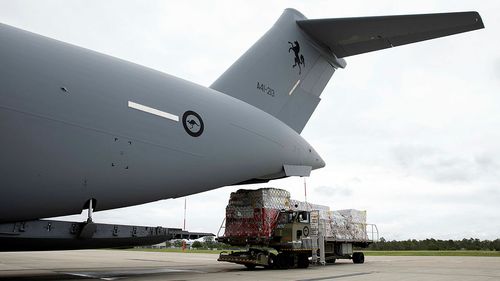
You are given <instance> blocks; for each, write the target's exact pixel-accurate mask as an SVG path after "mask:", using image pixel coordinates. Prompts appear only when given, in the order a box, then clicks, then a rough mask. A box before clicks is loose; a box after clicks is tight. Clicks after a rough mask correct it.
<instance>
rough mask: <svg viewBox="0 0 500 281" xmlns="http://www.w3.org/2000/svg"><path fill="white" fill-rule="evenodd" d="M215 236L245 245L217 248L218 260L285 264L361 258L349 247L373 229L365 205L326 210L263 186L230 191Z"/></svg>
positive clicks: (371, 237) (372, 237)
mask: <svg viewBox="0 0 500 281" xmlns="http://www.w3.org/2000/svg"><path fill="white" fill-rule="evenodd" d="M222 230H224V233H223V235H220V234H221V232H222ZM217 236H218V237H217V240H218V241H219V242H222V243H226V244H229V245H232V246H239V247H246V248H247V249H248V250H246V251H232V252H222V253H221V254H220V255H219V258H218V261H223V262H231V263H236V264H241V265H244V266H246V267H247V268H255V267H256V266H263V267H265V268H280V269H287V268H307V267H308V266H309V264H310V263H316V264H326V263H334V262H335V261H336V260H337V259H351V260H352V261H353V262H354V263H364V254H363V253H362V252H354V248H355V247H359V248H365V247H367V246H368V245H370V244H371V243H373V242H375V241H376V240H378V229H377V227H376V225H374V224H367V223H366V212H365V211H358V210H352V209H350V210H339V211H330V210H329V207H327V206H322V205H315V204H310V203H307V202H301V201H296V200H292V199H290V194H289V193H288V191H286V190H282V189H276V188H263V189H258V190H238V191H237V192H233V193H232V194H231V197H230V200H229V204H228V206H227V207H226V217H225V219H224V221H223V223H222V225H221V228H220V230H219V233H218V235H217Z"/></svg>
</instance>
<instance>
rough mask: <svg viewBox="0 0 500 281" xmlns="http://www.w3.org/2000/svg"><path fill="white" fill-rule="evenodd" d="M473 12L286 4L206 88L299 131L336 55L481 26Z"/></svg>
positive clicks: (339, 63)
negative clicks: (330, 14)
mask: <svg viewBox="0 0 500 281" xmlns="http://www.w3.org/2000/svg"><path fill="white" fill-rule="evenodd" d="M483 27H484V25H483V23H482V20H481V17H480V16H479V14H478V13H477V12H463V13H445V14H426V15H405V16H383V17H363V18H344V19H317V20H308V19H307V18H306V17H305V16H303V15H302V14H301V13H300V12H298V11H296V10H294V9H286V10H285V11H284V12H283V14H282V15H281V17H280V18H279V19H278V21H277V22H276V23H275V24H274V26H273V27H272V28H271V29H270V30H269V31H268V32H267V33H266V34H265V35H264V36H262V37H261V38H260V39H259V40H258V41H257V42H256V43H255V44H254V45H253V46H252V47H251V48H250V49H249V50H248V51H247V52H246V53H245V54H243V56H241V57H240V58H239V59H238V60H237V61H236V62H235V63H234V64H233V65H232V66H231V67H230V68H229V69H228V70H226V71H225V72H224V73H223V74H222V75H221V76H220V77H219V78H218V79H217V80H216V81H215V82H214V83H213V84H212V85H211V86H210V87H211V88H212V89H215V90H217V91H220V92H222V93H225V94H227V95H231V96H233V97H235V98H237V99H240V100H242V101H245V102H247V103H249V104H251V105H253V106H255V107H257V108H260V109H261V110H263V111H265V112H267V113H269V114H271V115H273V116H275V117H276V118H278V119H280V120H281V121H283V122H284V123H285V124H287V125H288V126H290V127H291V128H293V129H294V130H295V131H297V132H299V133H300V132H301V131H302V129H303V128H304V126H305V125H306V123H307V121H308V120H309V118H310V117H311V115H312V113H313V112H314V110H315V109H316V106H317V105H318V103H319V102H320V100H321V99H320V95H321V93H322V92H323V90H324V88H325V87H326V85H327V83H328V81H329V80H330V78H331V76H332V75H333V73H334V72H335V70H336V69H338V68H344V67H345V66H346V63H345V61H344V59H342V57H346V56H351V55H356V54H361V53H366V52H371V51H376V50H381V49H385V48H390V47H394V46H399V45H404V44H409V43H414V42H418V41H423V40H428V39H433V38H438V37H442V36H447V35H451V34H456V33H461V32H466V31H471V30H475V29H479V28H483Z"/></svg>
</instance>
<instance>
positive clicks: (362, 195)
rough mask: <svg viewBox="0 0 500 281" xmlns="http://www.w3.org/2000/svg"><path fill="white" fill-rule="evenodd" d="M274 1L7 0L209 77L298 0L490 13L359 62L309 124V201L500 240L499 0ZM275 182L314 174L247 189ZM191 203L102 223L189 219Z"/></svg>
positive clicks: (211, 201) (308, 5)
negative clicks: (475, 27)
mask: <svg viewBox="0 0 500 281" xmlns="http://www.w3.org/2000/svg"><path fill="white" fill-rule="evenodd" d="M270 2H271V1H245V2H243V1H123V0H120V1H102V0H99V1H89V0H85V1H67V0H64V1H35V0H34V1H20V0H16V1H6V0H0V22H2V23H5V24H9V25H12V26H15V27H19V28H22V29H26V30H29V31H32V32H35V33H39V34H42V35H45V36H48V37H52V38H55V39H58V40H62V41H66V42H69V43H72V44H75V45H78V46H82V47H85V48H89V49H92V50H95V51H98V52H102V53H105V54H109V55H112V56H116V57H119V58H122V59H125V60H129V61H132V62H135V63H138V64H141V65H144V66H147V67H151V68H154V69H157V70H159V71H162V72H166V73H169V74H172V75H175V76H178V77H181V78H184V79H187V80H191V81H194V82H196V83H199V84H201V85H204V86H209V85H210V84H211V83H212V82H213V81H214V80H215V79H216V78H217V77H218V76H219V75H220V74H222V72H223V71H224V70H225V69H226V68H228V67H229V66H230V65H231V63H232V62H234V61H235V60H236V59H237V58H238V57H239V56H240V55H241V54H243V52H244V51H245V50H246V49H248V48H249V46H251V45H252V44H253V43H254V42H255V41H256V40H257V39H258V38H259V37H260V36H261V35H263V34H264V32H265V31H267V29H268V28H270V27H271V26H272V24H273V23H274V21H275V20H276V19H277V18H278V17H279V16H280V14H281V13H282V11H283V10H284V9H285V8H287V7H292V8H296V9H298V10H299V11H301V12H302V13H303V14H304V15H305V16H306V17H308V18H333V17H356V16H372V15H389V14H414V13H437V12H452V11H478V12H479V13H480V14H481V16H482V18H483V21H484V24H485V26H486V29H483V30H479V31H475V32H469V33H464V34H460V35H456V36H451V37H446V38H441V39H437V40H431V41H427V42H422V43H417V44H412V45H407V46H402V47H397V48H392V49H388V50H383V51H379V52H373V53H368V54H363V55H359V56H354V57H348V58H346V61H347V67H346V68H345V69H344V70H339V71H337V72H336V73H335V74H334V76H333V77H332V79H331V80H330V83H329V84H328V86H327V87H326V89H325V91H324V92H323V94H322V96H321V97H322V102H321V103H320V105H319V106H318V108H317V110H316V111H315V113H314V114H313V116H312V118H311V119H310V121H309V123H308V125H307V126H306V128H305V130H304V131H303V133H302V135H303V136H304V138H305V139H307V140H308V141H309V143H311V144H312V145H313V147H315V149H316V150H317V151H318V152H319V153H320V154H321V155H322V157H323V159H324V160H325V161H326V163H327V166H326V167H325V168H323V169H320V170H316V171H314V172H313V173H312V175H311V177H310V178H308V179H307V189H308V199H309V200H308V201H310V202H314V203H319V204H324V205H330V206H331V207H332V209H346V208H355V209H362V210H367V211H368V220H369V221H370V222H372V223H376V224H377V225H378V227H379V230H380V232H381V236H383V237H386V238H388V239H407V238H417V239H423V238H427V237H434V238H440V239H450V238H451V239H461V238H464V237H467V238H469V237H475V238H481V239H495V238H500V146H499V144H500V130H499V129H500V91H499V89H500V52H499V50H500V44H499V41H500V40H499V34H500V20H499V19H498V12H499V11H500V4H499V3H500V2H498V1H411V2H410V1H300V2H299V1H272V3H270ZM0 43H1V42H0ZM0 63H1V62H0ZM223 173H224V171H221V174H223ZM264 186H265V187H268V186H272V187H278V188H284V189H287V190H289V191H290V192H291V193H292V196H293V197H294V198H295V199H299V200H303V199H304V192H303V180H302V179H301V178H289V179H284V180H278V181H272V182H270V183H268V184H264V185H252V186H247V187H246V188H259V187H264ZM238 188H241V186H240V187H224V188H220V189H217V190H213V191H209V192H205V193H201V194H196V195H192V196H189V197H188V198H187V205H188V210H187V228H188V230H191V231H206V232H214V233H216V232H217V230H218V228H219V225H220V223H221V221H222V219H223V217H224V211H225V205H226V204H227V201H228V198H229V194H230V192H232V191H235V190H237V189H238ZM183 205H184V199H183V198H182V199H170V200H163V201H159V202H154V203H150V204H145V205H141V206H135V207H129V208H124V209H118V210H112V211H104V212H98V213H96V214H95V220H96V221H98V222H109V223H121V224H138V225H153V226H156V225H162V226H169V227H182V221H183V219H182V217H183ZM75 217H76V219H78V220H81V219H83V216H73V217H70V219H75Z"/></svg>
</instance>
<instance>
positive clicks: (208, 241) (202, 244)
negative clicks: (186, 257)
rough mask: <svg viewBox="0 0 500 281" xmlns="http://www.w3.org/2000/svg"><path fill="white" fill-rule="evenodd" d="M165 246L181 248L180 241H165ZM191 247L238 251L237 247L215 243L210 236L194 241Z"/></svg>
mask: <svg viewBox="0 0 500 281" xmlns="http://www.w3.org/2000/svg"><path fill="white" fill-rule="evenodd" d="M165 246H166V247H167V248H169V247H172V246H173V247H176V248H181V247H182V239H179V240H171V241H167V242H165ZM191 247H192V248H195V249H218V250H238V249H239V247H234V246H231V245H227V244H224V243H220V242H217V241H215V239H214V237H212V236H206V237H203V241H194V242H193V244H191Z"/></svg>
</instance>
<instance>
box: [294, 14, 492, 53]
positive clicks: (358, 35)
mask: <svg viewBox="0 0 500 281" xmlns="http://www.w3.org/2000/svg"><path fill="white" fill-rule="evenodd" d="M297 24H298V25H299V26H300V27H301V28H302V29H303V30H304V31H305V32H306V33H307V34H309V35H310V36H311V37H313V38H314V39H315V40H317V41H319V42H321V43H322V44H324V45H326V46H327V47H329V48H330V50H331V51H332V52H333V53H334V54H335V55H336V56H337V57H338V58H343V57H348V56H353V55H358V54H362V53H367V52H372V51H376V50H381V49H386V48H390V47H395V46H400V45H405V44H410V43H415V42H419V41H424V40H429V39H433V38H438V37H443V36H448V35H452V34H457V33H462V32H466V31H471V30H476V29H481V28H484V25H483V21H482V19H481V16H480V15H479V13H477V12H460V13H440V14H421V15H402V16H381V17H360V18H337V19H313V20H298V21H297Z"/></svg>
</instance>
